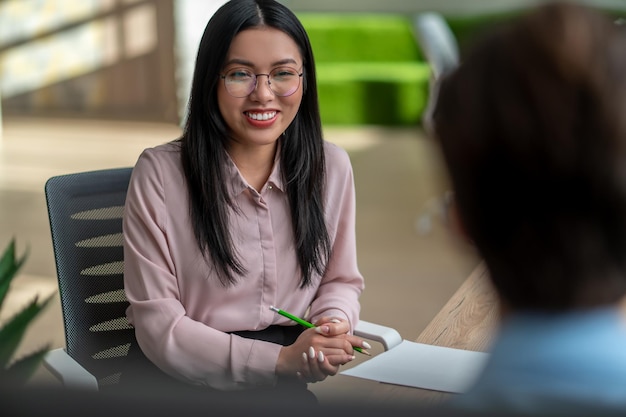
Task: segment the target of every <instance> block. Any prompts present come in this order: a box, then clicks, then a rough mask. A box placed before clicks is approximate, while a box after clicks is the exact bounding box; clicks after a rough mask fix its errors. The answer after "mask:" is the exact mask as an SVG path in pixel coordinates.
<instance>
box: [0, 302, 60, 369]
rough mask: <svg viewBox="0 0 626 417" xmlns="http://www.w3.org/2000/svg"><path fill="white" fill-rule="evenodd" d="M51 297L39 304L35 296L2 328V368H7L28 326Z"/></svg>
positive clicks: (0, 351)
mask: <svg viewBox="0 0 626 417" xmlns="http://www.w3.org/2000/svg"><path fill="white" fill-rule="evenodd" d="M51 299H52V295H50V296H49V297H47V298H46V299H45V300H44V301H43V302H42V303H41V304H38V297H35V299H34V300H33V301H31V303H30V304H29V305H27V306H26V307H25V308H24V309H22V310H21V311H19V312H18V313H17V314H15V315H14V316H13V317H12V318H10V319H9V320H8V321H7V322H6V323H5V324H4V326H2V327H1V328H0V341H1V343H0V369H4V368H6V366H7V364H8V363H9V361H10V360H11V357H12V355H13V354H14V353H15V351H16V350H17V347H18V346H19V344H20V342H21V340H22V337H23V336H24V333H25V332H26V329H27V327H28V326H29V325H30V323H32V321H33V320H34V319H35V317H37V315H38V314H39V313H40V312H41V311H42V310H43V309H44V307H46V306H47V305H48V303H49V302H50V300H51Z"/></svg>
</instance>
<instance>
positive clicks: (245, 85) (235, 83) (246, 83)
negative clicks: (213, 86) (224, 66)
mask: <svg viewBox="0 0 626 417" xmlns="http://www.w3.org/2000/svg"><path fill="white" fill-rule="evenodd" d="M255 78H256V77H255V75H254V74H253V73H251V72H250V71H246V70H244V69H233V70H230V71H228V73H227V74H226V75H225V76H224V85H225V86H226V91H228V94H230V95H232V96H233V97H247V96H248V95H249V94H250V93H251V92H252V90H254V83H255Z"/></svg>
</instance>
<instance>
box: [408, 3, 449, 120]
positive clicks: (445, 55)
mask: <svg viewBox="0 0 626 417" xmlns="http://www.w3.org/2000/svg"><path fill="white" fill-rule="evenodd" d="M413 31H414V36H415V40H416V41H417V43H418V45H419V46H420V48H421V50H422V52H423V53H424V57H425V58H426V61H427V62H428V65H429V66H430V70H431V77H430V86H429V89H430V91H429V94H428V103H427V105H426V110H425V111H424V115H423V117H422V122H423V124H424V128H425V129H426V130H427V131H430V130H431V128H432V112H433V111H434V108H435V104H436V102H437V92H438V89H439V82H440V80H441V79H442V77H444V76H445V75H446V74H448V73H449V72H451V71H453V70H454V69H455V68H456V67H457V66H458V65H459V46H458V44H457V41H456V38H455V36H454V33H452V30H451V29H450V26H449V25H448V23H447V22H446V20H445V19H444V17H443V16H442V15H441V14H439V13H436V12H424V13H418V14H417V15H415V17H414V18H413Z"/></svg>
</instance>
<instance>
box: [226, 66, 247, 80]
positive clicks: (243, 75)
mask: <svg viewBox="0 0 626 417" xmlns="http://www.w3.org/2000/svg"><path fill="white" fill-rule="evenodd" d="M253 77H254V75H253V74H252V73H251V72H250V71H248V70H246V69H243V68H236V69H232V70H229V71H228V72H227V73H226V78H227V79H228V80H229V81H247V80H250V79H251V78H253Z"/></svg>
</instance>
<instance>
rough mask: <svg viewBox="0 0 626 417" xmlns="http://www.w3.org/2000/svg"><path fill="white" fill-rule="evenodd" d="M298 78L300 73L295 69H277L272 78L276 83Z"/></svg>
mask: <svg viewBox="0 0 626 417" xmlns="http://www.w3.org/2000/svg"><path fill="white" fill-rule="evenodd" d="M298 76H299V74H298V71H296V70H295V69H293V68H276V69H275V70H273V71H272V78H273V79H274V80H276V81H284V80H289V79H291V78H294V77H298Z"/></svg>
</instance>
